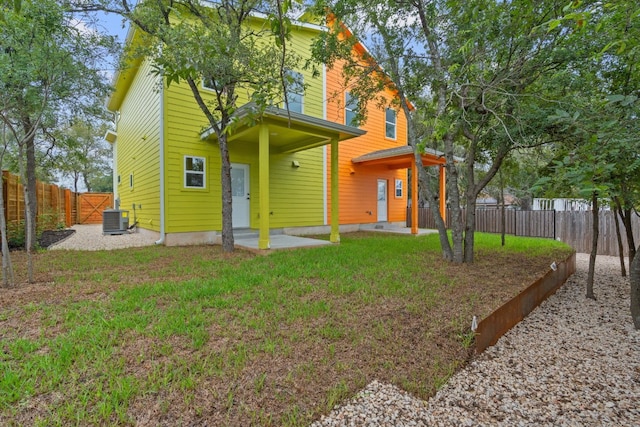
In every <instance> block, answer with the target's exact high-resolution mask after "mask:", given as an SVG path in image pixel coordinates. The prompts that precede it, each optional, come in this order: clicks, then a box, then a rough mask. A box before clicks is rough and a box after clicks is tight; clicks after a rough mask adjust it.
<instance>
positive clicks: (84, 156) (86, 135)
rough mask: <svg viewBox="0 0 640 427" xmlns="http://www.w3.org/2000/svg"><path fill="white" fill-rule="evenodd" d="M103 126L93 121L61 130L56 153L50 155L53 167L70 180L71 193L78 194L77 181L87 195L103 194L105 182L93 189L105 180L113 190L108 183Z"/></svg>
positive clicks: (76, 123) (106, 151)
mask: <svg viewBox="0 0 640 427" xmlns="http://www.w3.org/2000/svg"><path fill="white" fill-rule="evenodd" d="M107 128H108V127H107V124H106V123H104V122H102V123H94V122H93V121H83V120H81V121H77V122H74V123H73V124H72V125H71V126H69V127H68V128H66V129H64V130H62V131H61V136H60V138H59V142H58V144H57V145H56V150H55V151H56V153H55V155H54V156H52V159H53V164H54V167H55V168H56V169H57V171H58V172H59V173H60V174H61V175H62V176H63V177H64V176H66V177H69V178H71V179H72V180H73V186H74V191H75V192H76V193H77V192H78V184H79V182H80V179H82V183H83V184H84V187H85V188H86V190H87V191H88V192H92V191H103V190H104V189H105V183H104V182H102V184H101V185H100V188H101V190H97V188H96V186H97V184H98V182H101V181H104V180H105V177H108V179H109V185H108V187H109V190H108V191H112V190H113V181H112V180H111V175H110V172H111V167H110V166H111V158H110V156H111V147H109V146H108V143H107V142H106V141H104V134H105V132H106V131H107Z"/></svg>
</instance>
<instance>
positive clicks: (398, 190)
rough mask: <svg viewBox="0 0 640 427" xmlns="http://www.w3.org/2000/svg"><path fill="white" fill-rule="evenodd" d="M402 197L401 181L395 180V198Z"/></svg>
mask: <svg viewBox="0 0 640 427" xmlns="http://www.w3.org/2000/svg"><path fill="white" fill-rule="evenodd" d="M401 197H402V180H401V179H396V198H397V199H399V198H401Z"/></svg>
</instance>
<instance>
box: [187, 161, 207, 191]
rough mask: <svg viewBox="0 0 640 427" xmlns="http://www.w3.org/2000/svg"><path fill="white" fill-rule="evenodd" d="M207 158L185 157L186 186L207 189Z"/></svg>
mask: <svg viewBox="0 0 640 427" xmlns="http://www.w3.org/2000/svg"><path fill="white" fill-rule="evenodd" d="M205 166H206V165H205V158H204V157H195V156H184V186H185V187H186V188H205V179H204V178H205V172H206V170H205Z"/></svg>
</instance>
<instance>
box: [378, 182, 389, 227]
mask: <svg viewBox="0 0 640 427" xmlns="http://www.w3.org/2000/svg"><path fill="white" fill-rule="evenodd" d="M386 220H387V180H386V179H379V180H378V222H381V221H386Z"/></svg>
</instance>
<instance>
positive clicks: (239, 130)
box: [200, 103, 366, 249]
mask: <svg viewBox="0 0 640 427" xmlns="http://www.w3.org/2000/svg"><path fill="white" fill-rule="evenodd" d="M234 120H236V121H237V123H238V124H237V127H236V129H235V131H234V132H233V134H232V135H230V136H229V139H228V142H232V141H246V142H249V143H254V144H255V143H257V145H258V158H259V161H258V164H259V191H260V197H259V213H260V219H259V230H258V234H259V236H258V245H257V246H258V249H270V248H271V238H270V234H269V231H270V218H269V216H270V215H269V212H270V207H269V200H270V199H269V158H270V156H271V155H272V154H286V153H294V152H297V151H303V150H308V149H311V148H315V147H321V146H323V145H330V146H331V167H330V169H331V202H330V203H331V236H330V241H331V242H333V243H337V242H339V241H340V234H339V216H338V214H339V206H338V205H339V202H338V200H339V198H338V196H339V193H338V143H339V142H340V141H344V140H347V139H351V138H355V137H358V136H361V135H364V134H365V133H366V131H364V130H362V129H358V128H355V127H351V126H346V125H343V124H340V123H334V122H330V121H328V120H323V119H319V118H317V117H312V116H308V115H305V114H301V113H296V112H293V111H288V110H285V109H282V108H277V107H267V108H266V109H265V110H264V111H262V112H260V111H259V109H258V107H257V106H256V105H255V104H253V103H249V104H245V105H243V106H242V107H240V108H239V109H238V110H236V112H235V113H234ZM200 137H201V139H202V140H215V139H216V135H215V132H214V131H213V129H211V128H209V129H207V130H205V131H204V132H202V134H201V135H200Z"/></svg>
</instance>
